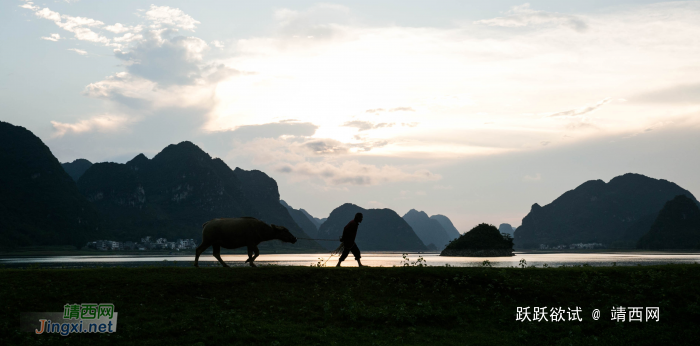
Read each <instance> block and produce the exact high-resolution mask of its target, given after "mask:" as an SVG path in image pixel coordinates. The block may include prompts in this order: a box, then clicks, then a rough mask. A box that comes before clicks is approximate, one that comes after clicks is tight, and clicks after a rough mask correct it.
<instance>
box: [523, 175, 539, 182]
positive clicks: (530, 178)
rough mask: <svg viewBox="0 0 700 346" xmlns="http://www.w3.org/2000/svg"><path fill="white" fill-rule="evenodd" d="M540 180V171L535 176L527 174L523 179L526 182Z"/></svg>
mask: <svg viewBox="0 0 700 346" xmlns="http://www.w3.org/2000/svg"><path fill="white" fill-rule="evenodd" d="M540 180H542V175H540V174H539V173H537V174H535V175H534V176H530V175H526V176H524V177H523V181H525V182H535V181H540Z"/></svg>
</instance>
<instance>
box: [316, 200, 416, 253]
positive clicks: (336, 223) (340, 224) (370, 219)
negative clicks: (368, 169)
mask: <svg viewBox="0 0 700 346" xmlns="http://www.w3.org/2000/svg"><path fill="white" fill-rule="evenodd" d="M356 213H362V214H363V216H364V220H363V221H362V223H361V224H360V227H359V229H358V232H357V239H356V242H357V245H358V246H359V248H360V250H366V251H426V249H427V248H426V246H425V245H424V244H423V242H422V241H421V240H420V238H418V236H417V235H416V233H415V232H414V231H413V229H412V228H411V226H409V225H408V223H406V221H405V220H404V219H402V218H401V217H400V216H399V214H397V213H396V212H395V211H393V210H391V209H364V208H361V207H359V206H357V205H354V204H351V203H345V204H343V205H341V206H340V207H338V208H336V209H335V210H333V211H332V212H331V214H330V215H329V216H328V220H326V222H324V223H323V224H322V225H321V228H320V229H319V230H318V235H319V237H322V238H328V239H339V238H340V236H341V235H342V234H343V228H345V226H346V225H347V224H348V222H350V221H351V220H352V219H353V218H354V217H355V214H356ZM328 243H329V244H325V242H324V244H323V245H324V246H326V248H328V249H335V248H336V247H337V246H338V245H339V242H338V243H332V242H328Z"/></svg>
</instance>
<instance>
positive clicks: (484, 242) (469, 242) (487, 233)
mask: <svg viewBox="0 0 700 346" xmlns="http://www.w3.org/2000/svg"><path fill="white" fill-rule="evenodd" d="M440 256H461V257H501V256H515V255H514V254H513V237H511V236H510V234H505V233H500V232H498V228H496V226H494V225H489V224H485V223H482V224H479V225H478V226H476V227H474V228H472V229H471V230H470V231H469V232H467V233H464V234H462V235H461V236H460V237H459V238H457V239H455V240H453V241H451V242H450V243H449V244H448V245H447V247H445V249H444V250H442V252H441V253H440Z"/></svg>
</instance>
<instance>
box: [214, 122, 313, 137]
mask: <svg viewBox="0 0 700 346" xmlns="http://www.w3.org/2000/svg"><path fill="white" fill-rule="evenodd" d="M317 129H318V126H316V125H314V124H312V123H305V122H291V121H281V122H277V123H268V124H262V125H246V126H239V127H238V128H237V129H235V130H234V131H227V132H226V134H227V135H228V136H229V137H230V138H233V139H236V140H241V141H250V140H252V139H255V138H278V137H280V136H284V135H287V136H299V137H308V136H313V135H314V133H316V130H317Z"/></svg>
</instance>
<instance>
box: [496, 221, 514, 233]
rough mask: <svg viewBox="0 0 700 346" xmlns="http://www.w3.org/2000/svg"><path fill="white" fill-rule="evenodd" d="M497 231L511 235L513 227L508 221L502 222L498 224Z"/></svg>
mask: <svg viewBox="0 0 700 346" xmlns="http://www.w3.org/2000/svg"><path fill="white" fill-rule="evenodd" d="M498 231H499V232H501V233H505V234H510V235H511V236H513V232H514V231H515V230H514V229H513V226H511V225H510V224H509V223H502V224H501V225H500V226H498Z"/></svg>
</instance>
